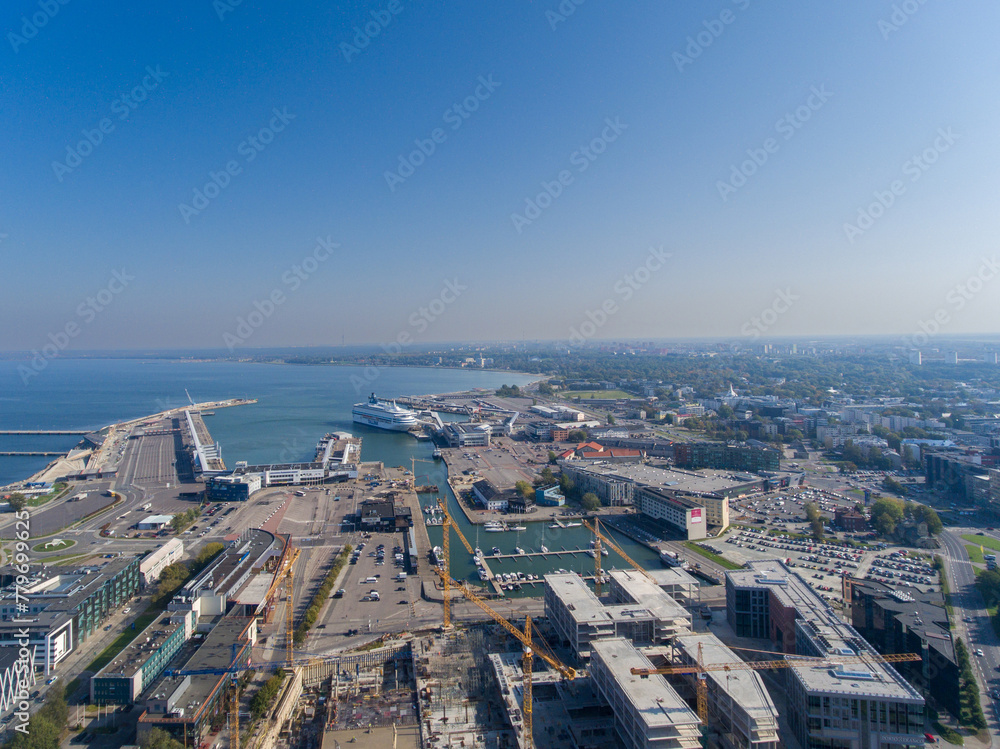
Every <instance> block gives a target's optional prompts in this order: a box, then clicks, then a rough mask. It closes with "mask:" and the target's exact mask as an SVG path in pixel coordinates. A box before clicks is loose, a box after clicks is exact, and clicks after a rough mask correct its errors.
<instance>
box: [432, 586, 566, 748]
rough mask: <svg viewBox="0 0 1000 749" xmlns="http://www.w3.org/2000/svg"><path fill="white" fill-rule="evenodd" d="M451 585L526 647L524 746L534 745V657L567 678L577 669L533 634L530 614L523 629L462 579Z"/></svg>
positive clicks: (524, 664) (524, 661) (523, 703)
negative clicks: (532, 677)
mask: <svg viewBox="0 0 1000 749" xmlns="http://www.w3.org/2000/svg"><path fill="white" fill-rule="evenodd" d="M438 575H440V576H441V579H442V580H444V579H445V578H447V577H449V575H448V574H447V572H445V571H442V570H438ZM450 585H451V586H454V587H456V588H458V589H459V590H460V591H462V594H463V595H464V596H465V597H466V598H468V599H469V600H470V601H471V602H472V603H474V604H475V605H476V606H478V607H479V608H480V609H482V610H483V611H484V612H486V613H487V614H488V615H489V617H490V618H491V619H493V621H495V622H496V623H497V624H499V625H500V626H501V627H503V628H504V629H506V630H507V631H508V632H509V633H510V634H512V635H513V636H514V637H515V638H516V639H517V640H518V642H520V643H521V645H522V646H523V647H524V655H523V656H522V660H521V668H522V670H523V672H524V698H523V700H522V709H521V712H522V714H523V716H524V738H525V746H526V747H527V749H532V747H534V745H535V744H534V733H533V732H532V730H533V729H532V689H531V672H532V665H531V662H532V658H533V657H534V656H538V657H539V658H541V659H542V660H543V661H545V662H546V663H547V664H549V665H550V666H551V667H552V668H554V669H555V670H556V671H558V672H559V673H560V674H562V676H563V678H565V679H575V678H576V669H574V668H572V667H570V666H567V665H565V664H564V663H563V662H562V661H560V660H559V659H558V658H557V657H556V655H555V653H553V652H552V649H551V648H550V647H549V645H548V643H546V642H545V640H544V639H543V638H542V637H541V636H539V637H533V636H532V629H531V617H530V616H526V617H525V620H524V632H522V631H521V630H520V629H518V628H517V627H516V626H515V625H514V624H513V623H512V622H510V620H508V619H507V618H506V617H505V616H504V615H503V614H501V613H499V612H498V611H495V610H494V609H493V608H492V607H491V606H490V605H489V604H488V603H486V601H484V600H483V599H482V598H480V597H479V595H477V594H476V593H475V591H473V590H472V588H471V587H470V586H469V585H468V584H466V583H464V582H461V581H460V580H451V581H450Z"/></svg>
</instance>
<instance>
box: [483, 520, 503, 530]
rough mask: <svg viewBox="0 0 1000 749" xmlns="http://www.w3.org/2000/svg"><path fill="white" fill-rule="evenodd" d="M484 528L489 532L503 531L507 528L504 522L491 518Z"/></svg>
mask: <svg viewBox="0 0 1000 749" xmlns="http://www.w3.org/2000/svg"><path fill="white" fill-rule="evenodd" d="M483 530H484V531H486V532H487V533H503V532H504V531H505V530H507V528H506V526H504V524H503V523H498V522H497V521H496V520H491V521H490V522H488V523H487V524H486V525H484V526H483Z"/></svg>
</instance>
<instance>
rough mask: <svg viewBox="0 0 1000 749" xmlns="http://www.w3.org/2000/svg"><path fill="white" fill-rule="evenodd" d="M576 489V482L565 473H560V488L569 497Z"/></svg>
mask: <svg viewBox="0 0 1000 749" xmlns="http://www.w3.org/2000/svg"><path fill="white" fill-rule="evenodd" d="M575 489H576V482H575V481H573V479H571V478H570V477H569V476H567V475H566V474H565V473H562V474H559V490H560V491H561V492H562V493H563V496H565V497H568V496H569V495H570V493H571V492H573V491H574V490H575Z"/></svg>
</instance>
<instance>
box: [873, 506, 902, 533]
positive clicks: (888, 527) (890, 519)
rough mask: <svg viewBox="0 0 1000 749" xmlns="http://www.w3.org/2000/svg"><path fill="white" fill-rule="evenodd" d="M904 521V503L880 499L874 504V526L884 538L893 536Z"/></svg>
mask: <svg viewBox="0 0 1000 749" xmlns="http://www.w3.org/2000/svg"><path fill="white" fill-rule="evenodd" d="M902 519H903V503H902V502H900V501H899V500H898V499H893V498H892V497H880V498H879V499H876V500H875V502H874V503H873V504H872V525H873V526H875V530H876V531H878V532H879V533H880V534H882V535H883V536H891V535H892V534H893V533H894V532H895V530H896V526H897V525H898V524H899V521H901V520H902Z"/></svg>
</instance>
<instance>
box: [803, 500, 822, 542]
mask: <svg viewBox="0 0 1000 749" xmlns="http://www.w3.org/2000/svg"><path fill="white" fill-rule="evenodd" d="M805 510H806V520H808V521H809V527H810V528H811V529H812V534H813V538H815V539H816V540H817V541H822V540H823V538H824V531H823V517H822V516H821V515H820V514H819V505H817V504H816V503H815V502H806V504H805Z"/></svg>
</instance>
